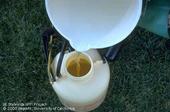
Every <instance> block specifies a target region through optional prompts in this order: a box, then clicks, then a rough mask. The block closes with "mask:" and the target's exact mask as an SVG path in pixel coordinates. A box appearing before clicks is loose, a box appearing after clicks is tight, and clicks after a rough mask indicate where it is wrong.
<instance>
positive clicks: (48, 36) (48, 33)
mask: <svg viewBox="0 0 170 112" xmlns="http://www.w3.org/2000/svg"><path fill="white" fill-rule="evenodd" d="M55 33H57V32H56V31H55V30H54V29H53V28H49V29H47V30H46V31H45V32H44V33H43V35H42V37H43V44H44V53H45V57H46V61H47V63H48V67H47V70H48V76H49V80H50V82H51V83H53V82H55V81H56V77H55V75H54V74H53V72H52V68H51V60H52V59H51V53H52V48H53V46H52V42H53V36H52V35H54V34H55ZM57 35H58V36H61V35H60V34H59V33H58V34H57ZM62 39H63V40H62V41H63V43H62V48H61V51H60V56H59V60H58V63H57V69H56V74H57V77H58V78H60V77H61V73H60V69H61V65H62V61H63V57H64V51H65V49H66V48H67V45H68V44H67V43H68V42H67V40H65V39H64V38H62ZM48 41H49V42H48ZM49 47H50V49H49ZM48 49H49V50H48Z"/></svg>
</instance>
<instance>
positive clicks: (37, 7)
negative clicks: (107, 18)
mask: <svg viewBox="0 0 170 112" xmlns="http://www.w3.org/2000/svg"><path fill="white" fill-rule="evenodd" d="M50 26H51V23H50V21H49V19H48V17H47V14H46V11H45V6H44V1H43V0H31V1H30V0H0V89H1V90H0V105H1V106H2V103H8V102H11V103H12V102H16V103H17V102H23V103H28V102H40V103H47V104H48V106H51V107H60V106H62V104H61V103H60V102H59V100H58V98H57V95H56V93H55V92H54V91H53V89H52V87H51V85H50V84H49V80H48V76H47V71H46V62H45V58H44V54H43V51H42V47H43V46H42V40H41V34H42V32H43V31H44V29H46V28H47V27H50ZM165 41H166V39H163V38H160V37H159V36H156V35H154V34H151V33H148V32H146V31H144V30H143V29H140V28H136V29H135V31H134V32H133V34H132V35H131V36H130V37H129V38H128V39H126V40H125V41H124V45H123V48H122V49H121V51H120V53H119V55H118V57H117V58H116V60H115V61H114V62H111V63H110V67H111V81H110V86H109V91H108V95H107V97H106V100H105V101H104V103H103V104H102V105H101V106H100V107H99V108H97V109H96V110H94V112H104V111H105V112H170V51H168V50H167V49H166V48H165V46H164V43H165ZM1 109H2V108H1Z"/></svg>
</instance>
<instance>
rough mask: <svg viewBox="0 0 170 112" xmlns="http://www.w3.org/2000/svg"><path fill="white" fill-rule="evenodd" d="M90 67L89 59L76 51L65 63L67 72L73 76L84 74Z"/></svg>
mask: <svg viewBox="0 0 170 112" xmlns="http://www.w3.org/2000/svg"><path fill="white" fill-rule="evenodd" d="M90 68H91V64H90V62H89V60H87V58H86V57H85V55H83V54H82V53H77V54H76V56H74V57H72V58H71V61H69V62H68V64H67V70H68V72H69V73H70V74H71V75H73V76H75V77H81V76H84V75H86V74H87V73H88V72H89V70H90Z"/></svg>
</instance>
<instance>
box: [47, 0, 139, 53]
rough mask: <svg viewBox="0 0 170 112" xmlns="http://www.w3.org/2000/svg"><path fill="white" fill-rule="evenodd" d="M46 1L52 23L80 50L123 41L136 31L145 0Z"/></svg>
mask: <svg viewBox="0 0 170 112" xmlns="http://www.w3.org/2000/svg"><path fill="white" fill-rule="evenodd" d="M45 1H46V10H47V13H48V16H49V18H50V20H51V22H52V24H53V26H54V27H55V28H56V29H57V31H58V32H59V33H60V34H61V35H62V36H63V37H65V38H66V39H67V40H69V42H70V44H71V46H72V47H73V48H75V49H76V50H77V51H86V50H88V49H91V48H105V47H109V46H112V45H115V44H117V43H118V42H120V41H122V40H123V39H125V38H126V37H127V36H128V35H129V34H130V33H131V32H132V31H133V29H134V28H135V26H136V25H137V23H138V20H139V18H140V15H141V11H142V0H45Z"/></svg>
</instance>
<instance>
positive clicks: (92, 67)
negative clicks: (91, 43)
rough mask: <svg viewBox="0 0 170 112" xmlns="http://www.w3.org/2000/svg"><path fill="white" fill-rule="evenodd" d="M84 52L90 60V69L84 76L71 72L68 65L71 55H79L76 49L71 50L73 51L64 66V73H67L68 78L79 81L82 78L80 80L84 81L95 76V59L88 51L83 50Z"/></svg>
mask: <svg viewBox="0 0 170 112" xmlns="http://www.w3.org/2000/svg"><path fill="white" fill-rule="evenodd" d="M82 54H83V55H84V56H85V57H86V58H87V59H88V60H89V63H90V65H91V67H90V70H89V71H88V72H87V73H86V74H85V75H83V76H74V75H72V74H71V73H69V71H68V67H67V66H68V65H67V64H68V61H69V60H70V58H71V57H73V56H75V55H77V52H76V51H74V52H71V53H69V54H68V55H67V57H66V59H65V63H64V66H63V67H64V68H63V69H64V74H65V75H66V77H67V78H70V79H71V80H77V81H78V80H80V81H83V80H89V79H90V78H91V77H92V76H93V74H94V64H93V61H92V59H91V57H90V55H88V54H87V53H84V52H83V53H82Z"/></svg>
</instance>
